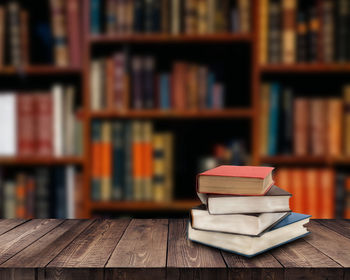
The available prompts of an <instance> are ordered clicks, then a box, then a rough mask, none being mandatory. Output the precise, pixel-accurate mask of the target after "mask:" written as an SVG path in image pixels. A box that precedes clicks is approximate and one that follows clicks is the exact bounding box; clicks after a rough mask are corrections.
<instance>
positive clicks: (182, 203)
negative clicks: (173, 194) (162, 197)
mask: <svg viewBox="0 0 350 280" xmlns="http://www.w3.org/2000/svg"><path fill="white" fill-rule="evenodd" d="M199 204H200V201H199V200H174V201H169V202H151V201H108V202H91V209H92V210H97V211H180V212H182V211H189V210H190V209H191V208H193V207H195V206H197V205H199Z"/></svg>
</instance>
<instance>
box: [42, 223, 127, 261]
mask: <svg viewBox="0 0 350 280" xmlns="http://www.w3.org/2000/svg"><path fill="white" fill-rule="evenodd" d="M129 222H130V220H128V219H119V220H97V221H95V222H94V223H93V224H92V225H90V226H89V227H88V228H87V229H86V230H84V231H83V232H82V233H81V234H80V235H79V236H78V237H77V238H76V239H74V240H73V242H72V243H71V244H69V246H67V247H66V248H65V249H64V250H63V251H62V252H61V253H60V254H59V255H58V256H57V257H56V258H54V259H53V261H52V262H51V263H50V264H49V265H48V266H47V267H52V268H69V267H74V268H101V267H104V266H105V264H106V262H107V260H108V259H109V257H110V255H111V253H112V252H113V249H114V248H115V246H116V245H117V243H118V241H119V239H120V237H121V236H122V234H123V232H124V230H125V228H126V227H127V225H128V224H129Z"/></svg>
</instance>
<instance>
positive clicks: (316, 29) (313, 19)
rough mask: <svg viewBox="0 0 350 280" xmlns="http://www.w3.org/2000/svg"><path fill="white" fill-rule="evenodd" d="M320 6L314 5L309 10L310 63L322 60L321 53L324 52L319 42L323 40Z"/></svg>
mask: <svg viewBox="0 0 350 280" xmlns="http://www.w3.org/2000/svg"><path fill="white" fill-rule="evenodd" d="M319 13H320V11H319V7H318V5H317V4H316V5H312V6H311V7H310V9H309V53H308V61H309V62H317V61H319V60H320V52H321V51H322V44H321V43H320V42H319V41H320V40H321V39H322V38H321V36H322V32H321V31H320V19H319Z"/></svg>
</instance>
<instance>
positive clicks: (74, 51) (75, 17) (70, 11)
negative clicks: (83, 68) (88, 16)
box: [66, 0, 82, 67]
mask: <svg viewBox="0 0 350 280" xmlns="http://www.w3.org/2000/svg"><path fill="white" fill-rule="evenodd" d="M66 5H67V12H66V13H67V31H68V49H69V60H70V63H69V64H70V65H71V66H73V67H79V66H80V65H81V57H82V56H81V46H80V44H81V41H82V38H81V34H80V32H81V25H80V22H81V18H80V12H79V8H80V7H79V0H69V1H67V3H66Z"/></svg>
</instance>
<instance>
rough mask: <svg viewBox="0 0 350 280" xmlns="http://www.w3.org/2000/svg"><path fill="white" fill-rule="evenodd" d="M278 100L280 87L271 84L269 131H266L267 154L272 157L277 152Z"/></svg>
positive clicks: (276, 84)
mask: <svg viewBox="0 0 350 280" xmlns="http://www.w3.org/2000/svg"><path fill="white" fill-rule="evenodd" d="M279 100H280V85H279V84H278V83H272V84H271V86H270V108H269V109H270V113H269V130H268V148H267V150H268V154H269V155H270V156H273V155H275V154H277V152H278V150H277V149H278V135H279V131H278V126H279V117H280V113H279V109H280V108H279Z"/></svg>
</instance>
